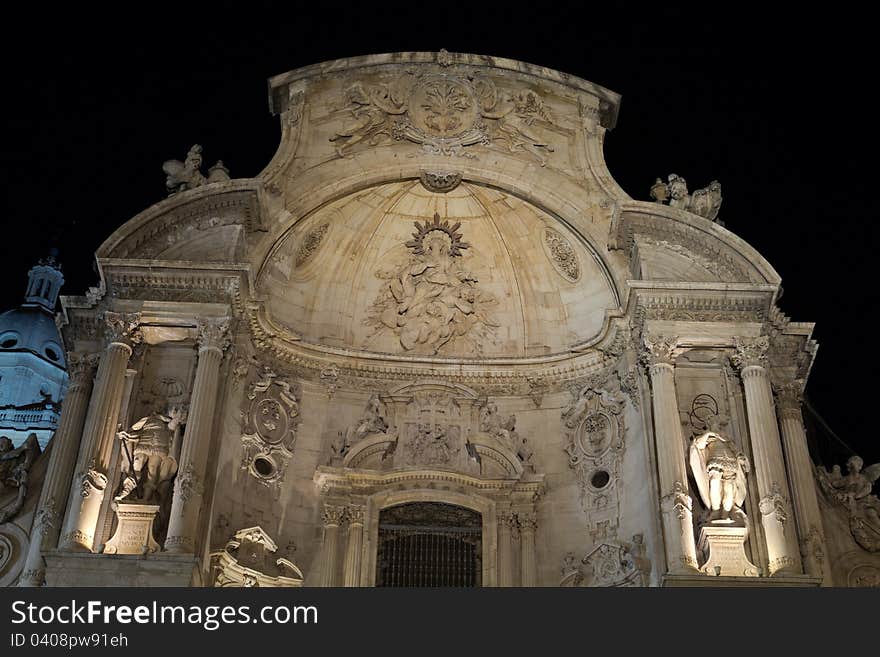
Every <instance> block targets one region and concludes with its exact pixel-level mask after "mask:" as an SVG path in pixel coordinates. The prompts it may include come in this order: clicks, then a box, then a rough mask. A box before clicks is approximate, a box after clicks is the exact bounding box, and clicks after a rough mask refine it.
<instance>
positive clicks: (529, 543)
mask: <svg viewBox="0 0 880 657" xmlns="http://www.w3.org/2000/svg"><path fill="white" fill-rule="evenodd" d="M516 519H517V523H518V524H519V543H520V550H522V552H521V559H520V568H521V570H520V577H521V581H520V584H521V585H522V586H537V585H538V560H537V556H536V553H535V531H536V530H537V529H538V518H537V516H536V515H535V513H534V512H531V511H528V512H522V511H520V512H519V513H517V516H516Z"/></svg>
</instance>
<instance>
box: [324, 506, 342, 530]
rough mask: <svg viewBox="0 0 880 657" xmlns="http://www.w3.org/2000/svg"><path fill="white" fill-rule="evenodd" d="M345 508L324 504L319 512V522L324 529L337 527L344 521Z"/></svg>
mask: <svg viewBox="0 0 880 657" xmlns="http://www.w3.org/2000/svg"><path fill="white" fill-rule="evenodd" d="M345 516H346V513H345V507H344V506H337V505H334V504H325V505H324V509H323V510H322V511H321V522H322V523H323V524H324V527H339V525H341V524H342V522H343V521H344V520H345Z"/></svg>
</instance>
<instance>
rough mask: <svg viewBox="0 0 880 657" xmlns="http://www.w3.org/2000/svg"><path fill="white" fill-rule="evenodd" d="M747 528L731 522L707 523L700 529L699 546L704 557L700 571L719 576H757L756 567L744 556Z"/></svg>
mask: <svg viewBox="0 0 880 657" xmlns="http://www.w3.org/2000/svg"><path fill="white" fill-rule="evenodd" d="M747 535H748V529H746V528H745V527H737V526H735V525H732V524H709V525H704V526H703V527H702V529H700V543H699V548H700V551H701V552H702V553H703V555H704V556H705V557H706V561H705V563H703V564H702V565H701V566H700V571H701V572H703V573H705V574H707V575H719V576H721V577H725V576H727V577H757V576H758V569H757V568H756V567H755V565H754V564H753V563H752V562H751V561H749V559H748V557H747V556H746V551H745V547H744V545H743V544H744V543H745V540H746V536H747Z"/></svg>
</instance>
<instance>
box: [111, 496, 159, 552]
mask: <svg viewBox="0 0 880 657" xmlns="http://www.w3.org/2000/svg"><path fill="white" fill-rule="evenodd" d="M113 510H114V511H115V512H116V518H117V520H118V521H119V524H117V525H116V533H115V534H113V538H111V539H110V540H109V541H107V544H106V545H105V546H104V553H105V554H148V553H152V552H156V551H158V550H159V544H158V543H157V542H156V539H154V538H153V522H154V521H155V520H156V514H157V513H159V506H158V505H156V504H135V503H128V504H126V503H124V502H117V503H115V504H114V508H113Z"/></svg>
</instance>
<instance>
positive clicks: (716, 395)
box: [0, 51, 880, 587]
mask: <svg viewBox="0 0 880 657" xmlns="http://www.w3.org/2000/svg"><path fill="white" fill-rule="evenodd" d="M269 86H270V109H271V111H272V112H273V113H274V114H276V115H278V116H279V118H280V122H281V129H282V132H281V143H280V145H279V148H278V151H277V153H276V155H275V157H274V158H273V159H272V161H271V162H270V163H269V164H268V165H267V166H266V168H265V169H264V170H263V171H262V172H261V173H260V174H259V175H258V176H257V177H255V178H249V179H241V178H230V174H229V170H228V169H226V167H225V166H224V165H223V164H222V163H217V164H216V165H215V166H214V167H212V168H211V169H210V170H208V171H206V172H203V171H202V161H201V149H200V148H199V147H193V149H191V150H190V152H189V154H188V156H187V158H186V161H184V162H181V161H177V160H169V161H168V162H166V163H165V165H164V167H163V168H164V171H165V173H166V175H167V180H166V187H167V192H169V195H168V197H167V198H165V199H164V200H161V201H159V202H158V203H156V204H155V205H153V206H152V207H150V208H148V209H146V210H145V211H144V212H142V213H141V214H139V215H138V216H136V217H135V218H133V219H131V220H130V221H128V222H127V223H125V224H124V225H122V226H121V227H120V228H119V229H118V230H117V231H116V232H114V233H113V234H112V235H110V236H109V237H108V238H107V240H106V241H105V242H104V243H103V244H102V245H101V247H100V248H99V249H98V252H97V260H98V267H99V270H100V275H101V279H100V281H99V283H98V285H97V286H96V287H94V288H92V289H91V290H89V292H88V293H87V294H86V295H85V296H82V297H63V298H62V305H63V313H62V318H63V321H62V324H63V327H62V331H63V338H64V342H65V345H66V349H67V352H68V362H69V363H71V371H70V384H69V391H68V397H67V398H66V399H65V402H64V411H63V415H62V417H61V420H60V423H59V426H58V429H57V432H56V434H55V437H54V439H53V441H52V444H51V447H50V449H49V450H47V452H46V453H44V455H43V456H42V457H40V458H38V459H36V460H35V461H34V463H33V464H32V465H31V464H28V466H27V468H23V467H19V468H18V472H19V473H20V472H21V471H22V470H23V469H24V470H28V471H29V473H30V474H29V479H28V485H27V489H26V494H25V495H23V503H22V505H21V508H19V509H17V510H16V511H15V513H14V514H11V517H9V518H7V519H6V522H5V524H2V525H0V584H5V585H13V584H16V583H17V584H18V585H21V586H36V585H40V584H43V583H45V584H46V585H49V586H55V585H73V584H79V585H124V584H128V585H137V586H148V585H179V586H186V585H197V586H227V587H228V586H373V585H380V586H445V585H458V586H661V585H677V586H678V585H691V586H713V585H716V586H717V585H736V586H748V585H755V584H760V585H773V584H775V585H788V586H818V585H826V586H829V585H838V586H871V585H873V586H877V585H878V582H880V518H878V510H880V503H878V501H877V498H876V497H874V496H872V495H871V494H870V491H871V483H873V481H874V480H875V479H876V478H877V475H878V467H877V466H869V467H863V466H864V464H861V463H857V462H855V461H853V462H851V463H850V469H849V472H848V474H843V473H841V472H840V471H839V470H835V471H834V472H831V473H827V472H826V471H824V470H820V471H817V470H816V469H815V468H814V466H813V464H812V462H811V460H810V456H809V454H808V452H807V445H806V439H805V435H804V427H803V419H802V417H801V411H800V394H801V392H802V390H803V387H804V385H805V383H806V379H807V377H808V375H809V371H810V367H811V365H812V362H813V358H814V356H815V352H816V343H815V342H814V341H813V340H812V339H811V333H812V329H813V325H812V324H809V323H800V322H793V321H791V320H790V319H789V318H788V317H786V316H785V315H784V314H783V313H782V312H781V311H780V309H779V308H778V306H777V304H776V301H777V298H778V296H779V294H780V292H781V288H780V277H779V275H778V274H777V273H776V272H775V271H774V269H773V267H772V266H771V265H770V264H769V263H768V262H767V261H766V260H764V258H762V257H761V255H760V254H759V253H758V252H757V251H756V250H755V249H753V248H752V247H751V246H750V245H748V244H746V243H745V242H744V241H743V240H742V239H740V238H738V237H737V236H736V235H735V234H734V233H733V232H731V231H730V230H729V229H727V228H726V227H725V225H724V224H723V223H721V222H720V221H719V216H722V215H723V210H721V187H720V185H719V184H718V183H717V182H712V183H711V184H710V185H709V186H707V187H706V188H704V189H700V190H696V191H693V192H690V191H688V188H687V183H686V182H685V181H684V180H683V179H682V178H680V177H679V176H676V175H675V174H673V175H670V176H668V178H667V180H668V182H663V181H662V180H661V179H658V180H657V182H656V183H655V184H654V186H653V187H651V188H650V190H649V189H648V187H649V186H648V185H646V189H645V196H646V197H648V195H649V192H650V196H651V197H652V198H653V199H654V200H653V201H645V200H635V199H632V198H630V197H629V196H628V195H627V194H626V193H625V192H624V191H623V190H622V189H621V188H620V187H619V186H618V185H617V184H616V183H615V182H614V180H613V178H612V177H611V174H610V173H609V171H608V170H607V168H606V166H605V162H604V159H603V155H602V145H603V139H604V135H605V133H606V131H608V130H610V129H612V128H614V127H615V124H616V121H617V110H618V106H619V102H620V98H619V96H618V95H617V94H615V93H613V92H611V91H609V90H607V89H603V88H602V87H599V86H597V85H594V84H592V83H589V82H586V81H584V80H581V79H578V78H575V77H573V76H570V75H566V74H564V73H559V72H556V71H551V70H548V69H545V68H541V67H539V66H534V65H531V64H525V63H521V62H515V61H510V60H505V59H498V58H490V57H484V56H478V55H465V54H454V53H447V52H445V51H442V52H440V53H398V54H394V55H374V56H368V57H358V58H352V59H345V60H338V61H334V62H327V63H323V64H318V65H315V66H310V67H307V68H304V69H299V70H296V71H292V72H290V73H286V74H283V75H279V76H276V77H274V78H272V79H271V80H270V85H269ZM221 146H222V145H213V146H212V147H214V148H220V147H221ZM709 176H711V172H707V179H709ZM159 180H160V182H161V178H160V179H159ZM649 182H650V181H649ZM160 193H161V184H159V185H157V195H158V194H160ZM725 218H726V220H727V225H729V226H731V227H732V228H733V229H735V227H736V223H737V218H736V217H729V216H728V217H725ZM20 456H21V454H17V455H14V456H13V457H10V458H9V459H8V460H7V461H8V462H10V463H16V464H20V463H23V462H24V461H23V460H21V459H20ZM0 458H4V457H3V456H0ZM7 461H0V468H4V469H3V470H2V472H3V474H4V480H3V483H4V485H5V486H6V487H7V488H3V489H0V504H2V505H4V506H5V505H6V504H7V502H11V501H13V500H14V499H15V497H16V495H17V494H18V493H17V491H18V488H17V487H16V485H15V481H17V479H16V476H15V475H12V474H8V472H7V469H6V468H7V466H6V463H7ZM9 472H11V469H10V470H9ZM18 478H19V479H20V478H21V477H20V476H19V477H18ZM10 487H12V488H15V489H16V490H8V489H9V488H10ZM150 527H152V530H151V532H150V529H149V528H150Z"/></svg>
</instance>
